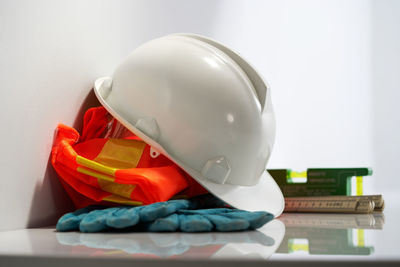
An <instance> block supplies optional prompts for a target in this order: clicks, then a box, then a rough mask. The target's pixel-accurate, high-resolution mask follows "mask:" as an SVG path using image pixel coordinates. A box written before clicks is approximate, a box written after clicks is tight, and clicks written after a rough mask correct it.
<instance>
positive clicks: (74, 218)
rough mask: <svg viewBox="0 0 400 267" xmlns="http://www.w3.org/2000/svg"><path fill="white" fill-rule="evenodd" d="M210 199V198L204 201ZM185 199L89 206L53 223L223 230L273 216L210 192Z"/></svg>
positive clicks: (85, 227) (83, 227)
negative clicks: (236, 206)
mask: <svg viewBox="0 0 400 267" xmlns="http://www.w3.org/2000/svg"><path fill="white" fill-rule="evenodd" d="M205 198H206V199H207V198H210V199H211V200H209V199H208V200H206V201H205V200H204V199H205ZM205 198H204V197H201V198H192V199H189V200H185V199H180V200H170V201H166V202H158V203H154V204H150V205H145V206H140V207H128V206H121V207H114V208H105V209H104V207H99V206H89V207H86V208H83V209H79V210H77V211H75V212H72V213H68V214H65V215H64V216H62V217H61V218H60V219H59V221H58V223H57V226H56V229H57V230H58V231H74V230H80V231H81V232H102V231H109V230H125V231H126V230H129V231H148V232H175V231H182V232H211V231H217V232H227V231H243V230H253V229H257V228H259V227H261V226H263V225H264V224H265V223H267V222H269V221H270V220H272V219H273V218H274V216H273V215H272V214H270V213H268V212H264V211H259V212H249V211H243V210H237V209H230V208H210V209H201V208H203V207H207V206H210V205H209V204H208V205H205V204H204V203H213V204H212V205H211V206H212V207H215V206H224V204H222V205H221V204H220V205H218V203H221V201H220V200H218V199H215V197H213V196H211V195H206V196H205Z"/></svg>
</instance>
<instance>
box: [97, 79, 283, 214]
mask: <svg viewBox="0 0 400 267" xmlns="http://www.w3.org/2000/svg"><path fill="white" fill-rule="evenodd" d="M111 88H112V79H111V78H109V77H103V78H99V79H97V80H96V81H95V84H94V92H95V94H96V97H97V98H98V100H99V101H100V103H101V104H102V105H103V106H104V107H105V108H106V109H107V111H108V112H109V113H110V114H111V115H112V116H113V117H114V118H116V119H117V120H118V121H119V122H121V123H122V124H123V125H124V126H125V127H126V128H127V129H129V130H130V131H131V132H133V133H134V134H136V135H137V136H138V137H140V138H141V139H142V140H143V141H144V142H146V143H147V144H149V145H150V146H152V147H153V148H154V149H155V150H157V151H158V152H160V153H162V154H163V155H164V156H166V157H167V158H169V159H170V160H172V161H173V162H175V163H176V164H177V165H178V166H180V167H181V168H182V169H183V170H184V171H186V172H187V173H188V174H189V175H191V176H192V177H193V178H194V179H195V180H196V181H197V182H199V183H200V184H201V185H202V186H204V187H205V188H206V189H207V190H208V191H209V192H210V193H212V194H213V195H215V196H216V197H218V198H220V199H221V200H223V201H225V202H226V203H228V204H229V205H231V206H232V207H235V208H237V209H242V210H247V211H267V212H269V213H271V214H273V215H274V216H275V217H277V216H279V215H280V214H281V213H282V211H283V209H284V205H285V202H284V198H283V195H282V192H281V190H280V188H279V187H278V185H277V184H276V182H275V180H274V179H273V178H272V177H271V175H270V174H269V173H268V172H267V171H264V172H263V174H262V176H261V177H260V180H259V182H258V183H257V184H255V185H252V186H240V185H232V184H217V183H215V182H212V181H209V180H207V179H206V178H204V177H203V176H202V175H201V173H199V172H197V171H196V170H193V169H191V168H188V167H187V166H185V164H183V163H182V162H180V161H179V160H178V159H176V158H174V157H173V156H171V155H169V153H168V152H167V151H165V150H164V148H163V147H162V146H161V145H160V144H158V143H157V142H156V141H154V140H152V139H151V138H149V137H148V136H147V135H146V134H144V133H143V132H142V131H140V130H139V129H137V128H136V127H135V126H133V125H132V124H131V123H130V122H128V121H127V120H125V119H124V118H123V117H121V116H120V115H119V114H118V112H116V111H115V110H114V109H113V108H112V107H111V106H110V105H109V104H108V103H107V101H106V99H107V96H108V94H109V92H110V90H112V89H111Z"/></svg>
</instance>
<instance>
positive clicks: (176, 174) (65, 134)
mask: <svg viewBox="0 0 400 267" xmlns="http://www.w3.org/2000/svg"><path fill="white" fill-rule="evenodd" d="M113 137H114V138H113ZM51 163H52V165H53V167H54V169H55V170H56V172H57V174H58V175H59V177H60V181H61V183H62V185H63V186H64V188H65V190H66V191H67V193H68V195H69V196H70V198H71V199H72V201H73V202H74V204H75V206H76V207H77V208H81V207H85V206H88V205H93V204H100V205H107V206H113V205H117V204H124V205H147V204H151V203H155V202H160V201H167V200H169V199H171V198H172V197H174V196H175V197H192V196H196V195H200V194H205V193H207V191H206V190H205V189H204V188H203V187H202V186H201V185H199V184H198V183H197V182H196V181H195V180H194V179H192V178H191V177H190V176H189V175H188V174H187V173H186V172H184V171H183V170H182V169H181V168H179V166H177V165H176V164H175V163H173V162H172V161H171V160H169V159H168V158H166V157H165V156H163V155H159V156H158V157H157V158H152V157H151V156H150V146H149V145H147V144H146V143H145V142H143V141H142V140H141V139H139V138H138V137H137V136H135V135H134V134H133V133H131V132H130V131H129V130H127V129H126V128H125V127H123V126H122V125H121V124H120V123H119V122H118V121H117V120H116V119H115V118H113V117H112V116H111V115H110V114H109V113H108V112H107V111H106V109H105V108H103V107H97V108H91V109H89V110H88V111H87V112H86V113H85V115H84V121H83V130H82V135H81V136H80V135H79V133H78V131H77V130H75V129H74V128H71V127H68V126H66V125H63V124H59V125H58V127H57V129H56V133H55V139H54V143H53V148H52V155H51Z"/></svg>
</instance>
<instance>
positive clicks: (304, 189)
mask: <svg viewBox="0 0 400 267" xmlns="http://www.w3.org/2000/svg"><path fill="white" fill-rule="evenodd" d="M267 171H268V172H269V173H270V174H271V176H272V177H273V178H274V179H275V181H276V183H277V184H278V185H279V187H280V188H281V190H282V193H283V195H284V196H285V197H300V196H336V195H341V196H345V195H347V196H349V195H351V192H352V190H351V189H352V188H351V178H352V177H356V194H357V195H362V179H363V176H369V175H372V169H371V168H310V169H307V171H304V172H295V171H292V170H291V169H273V170H267Z"/></svg>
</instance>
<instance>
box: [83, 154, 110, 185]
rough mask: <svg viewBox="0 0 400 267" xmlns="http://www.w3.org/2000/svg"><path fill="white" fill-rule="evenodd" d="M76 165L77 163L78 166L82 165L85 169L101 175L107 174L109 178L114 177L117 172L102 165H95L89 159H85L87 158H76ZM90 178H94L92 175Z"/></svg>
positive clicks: (95, 163)
mask: <svg viewBox="0 0 400 267" xmlns="http://www.w3.org/2000/svg"><path fill="white" fill-rule="evenodd" d="M76 163H78V164H79V165H82V166H84V167H87V168H89V169H92V170H95V171H99V172H101V173H105V174H108V175H111V176H114V175H115V171H116V170H117V169H115V168H111V167H108V166H104V165H103V164H100V163H97V162H95V161H93V160H90V159H87V158H84V157H81V156H76ZM78 169H79V167H78ZM92 176H94V175H92ZM95 177H97V176H95ZM113 180H114V179H113Z"/></svg>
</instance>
